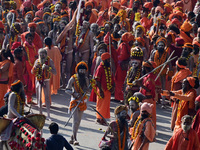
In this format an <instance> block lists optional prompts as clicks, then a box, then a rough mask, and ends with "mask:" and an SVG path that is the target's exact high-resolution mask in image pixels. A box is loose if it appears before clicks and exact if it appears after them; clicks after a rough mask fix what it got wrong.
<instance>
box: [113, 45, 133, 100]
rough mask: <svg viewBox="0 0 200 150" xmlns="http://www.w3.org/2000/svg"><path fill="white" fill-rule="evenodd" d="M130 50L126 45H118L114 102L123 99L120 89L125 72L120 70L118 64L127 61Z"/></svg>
mask: <svg viewBox="0 0 200 150" xmlns="http://www.w3.org/2000/svg"><path fill="white" fill-rule="evenodd" d="M130 49H131V47H130V46H129V45H128V43H125V42H123V43H121V44H120V46H119V48H118V50H117V53H118V64H117V68H116V73H115V99H116V100H123V99H124V94H123V91H122V88H123V84H124V80H125V78H126V73H127V70H122V68H121V65H120V64H121V62H122V61H124V60H127V59H129V57H130Z"/></svg>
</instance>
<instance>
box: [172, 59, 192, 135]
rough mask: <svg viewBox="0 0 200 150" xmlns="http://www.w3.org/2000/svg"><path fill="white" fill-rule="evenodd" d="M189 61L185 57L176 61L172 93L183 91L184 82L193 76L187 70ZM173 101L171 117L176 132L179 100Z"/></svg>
mask: <svg viewBox="0 0 200 150" xmlns="http://www.w3.org/2000/svg"><path fill="white" fill-rule="evenodd" d="M186 66H187V60H186V58H184V57H181V58H179V59H178V60H177V61H176V70H177V72H176V73H175V75H174V76H173V77H172V80H171V83H172V84H171V91H177V90H180V89H182V82H183V80H184V79H185V78H186V77H188V76H189V75H191V74H192V72H191V71H190V70H189V69H188V68H186ZM172 101H173V109H172V117H171V130H172V131H173V130H174V126H175V121H176V116H177V109H178V99H172Z"/></svg>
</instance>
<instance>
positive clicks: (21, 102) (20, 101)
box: [14, 92, 24, 116]
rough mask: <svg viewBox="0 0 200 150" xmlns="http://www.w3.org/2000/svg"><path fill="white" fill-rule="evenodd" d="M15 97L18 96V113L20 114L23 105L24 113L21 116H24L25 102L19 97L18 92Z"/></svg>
mask: <svg viewBox="0 0 200 150" xmlns="http://www.w3.org/2000/svg"><path fill="white" fill-rule="evenodd" d="M14 93H15V95H16V96H17V112H18V113H19V114H20V104H22V113H21V115H22V116H23V115H24V101H23V100H22V99H21V97H20V96H19V94H17V92H14Z"/></svg>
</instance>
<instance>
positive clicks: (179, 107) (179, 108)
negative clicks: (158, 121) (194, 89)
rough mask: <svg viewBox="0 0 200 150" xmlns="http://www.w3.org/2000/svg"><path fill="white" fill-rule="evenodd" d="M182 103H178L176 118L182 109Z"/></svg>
mask: <svg viewBox="0 0 200 150" xmlns="http://www.w3.org/2000/svg"><path fill="white" fill-rule="evenodd" d="M189 93H190V91H188V92H187V93H185V95H187V94H189ZM183 102H184V100H180V101H179V103H178V111H177V117H178V116H179V115H180V111H181V109H182V103H183Z"/></svg>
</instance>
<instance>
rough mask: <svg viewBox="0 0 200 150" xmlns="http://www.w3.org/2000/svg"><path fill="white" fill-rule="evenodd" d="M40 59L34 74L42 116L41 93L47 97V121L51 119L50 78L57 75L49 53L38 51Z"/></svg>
mask: <svg viewBox="0 0 200 150" xmlns="http://www.w3.org/2000/svg"><path fill="white" fill-rule="evenodd" d="M38 55H39V58H38V59H37V60H36V61H35V63H34V66H33V68H32V71H31V72H32V74H34V75H35V77H36V83H35V84H36V86H35V87H36V97H37V101H38V103H39V109H40V114H42V101H41V91H42V89H43V91H44V95H45V105H46V108H47V119H48V120H50V121H51V118H50V78H51V73H53V74H56V69H55V66H54V62H53V60H52V59H51V58H50V57H49V56H47V51H46V50H45V49H43V48H41V49H39V51H38Z"/></svg>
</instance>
